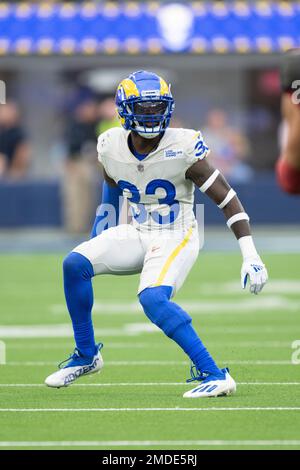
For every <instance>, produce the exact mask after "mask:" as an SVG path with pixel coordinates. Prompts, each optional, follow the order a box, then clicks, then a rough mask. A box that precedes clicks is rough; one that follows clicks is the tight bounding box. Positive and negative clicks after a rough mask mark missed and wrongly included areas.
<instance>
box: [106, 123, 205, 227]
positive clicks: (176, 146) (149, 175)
mask: <svg viewBox="0 0 300 470" xmlns="http://www.w3.org/2000/svg"><path fill="white" fill-rule="evenodd" d="M129 133H130V131H125V130H124V129H123V128H118V127H115V128H112V129H109V130H108V131H106V132H104V133H103V134H101V135H100V136H99V138H98V145H97V151H98V159H99V161H100V162H101V163H102V165H103V167H104V169H105V171H106V173H107V174H108V176H109V177H110V178H112V179H113V180H114V181H115V182H116V183H117V185H118V186H119V187H120V188H121V189H122V190H123V196H124V197H126V198H127V199H128V202H129V205H130V207H131V209H132V213H133V224H134V225H135V226H136V227H137V228H139V229H140V230H153V229H155V230H156V229H165V228H168V229H169V228H171V227H172V228H175V229H182V228H183V229H185V228H186V227H188V226H190V225H191V224H192V223H193V221H194V213H193V203H194V183H193V182H192V181H191V180H189V179H186V178H185V173H186V171H187V169H188V168H189V167H190V166H191V165H193V164H194V163H195V162H197V161H198V160H202V159H203V158H205V157H206V155H208V153H209V149H208V147H207V145H206V144H205V142H204V140H203V138H202V135H201V132H200V131H195V130H192V129H172V128H171V129H167V130H166V131H165V133H164V135H163V137H162V138H161V140H160V142H159V145H158V147H157V148H156V149H155V150H153V151H152V152H151V153H149V154H148V155H147V157H146V158H144V159H143V160H141V161H140V160H138V159H137V158H136V157H135V156H134V155H133V154H132V153H131V151H130V149H129V147H128V135H129Z"/></svg>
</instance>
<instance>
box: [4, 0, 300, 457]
mask: <svg viewBox="0 0 300 470" xmlns="http://www.w3.org/2000/svg"><path fill="white" fill-rule="evenodd" d="M297 46H298V47H299V46H300V2H298V1H295V2H288V1H272V2H270V1H244V0H237V1H228V2H222V1H203V2H202V1H194V2H183V1H180V0H179V1H165V2H164V1H161V2H155V1H149V2H146V1H145V2H137V1H136V2H131V1H129V2H114V1H109V2H104V1H82V2H80V1H78V2H67V3H63V2H61V3H59V2H52V1H45V2H43V1H42V2H32V3H29V2H7V3H3V2H0V102H1V104H0V253H1V255H0V264H1V267H2V269H1V271H0V289H1V299H0V302H1V303H0V310H1V320H0V323H1V326H0V339H3V340H5V344H6V347H7V366H6V367H4V368H3V369H1V370H2V372H3V374H2V376H1V377H2V378H1V383H0V387H2V388H1V396H2V405H1V406H2V408H1V409H0V412H1V413H2V414H1V417H2V418H3V423H4V424H3V425H2V426H1V432H0V439H1V441H0V446H1V447H2V448H3V447H7V448H12V447H18V448H21V447H22V446H23V447H24V448H28V446H29V447H34V446H39V447H43V446H44V445H45V446H46V447H47V446H48V447H51V446H52V447H56V446H59V447H60V448H61V447H63V446H64V447H68V445H67V443H65V444H64V443H63V441H66V440H69V441H70V442H69V446H70V447H74V446H75V447H80V444H78V442H77V441H80V442H81V446H82V447H89V446H90V447H95V446H98V447H99V446H100V447H101V446H105V445H106V446H109V445H111V446H115V447H116V446H119V447H122V444H121V443H120V442H119V443H118V441H115V440H116V439H118V440H120V439H121V440H126V442H127V440H128V439H129V440H131V441H130V442H131V444H130V442H129V443H128V442H127V444H124V446H125V447H127V448H130V445H131V446H133V445H134V444H132V440H134V441H136V442H137V440H139V439H145V440H146V441H147V442H148V441H149V439H153V442H156V444H153V446H154V445H156V447H157V446H158V447H161V448H168V446H172V445H173V446H177V448H180V446H183V447H184V446H187V445H189V446H190V448H199V446H200V445H201V446H202V447H203V446H204V447H207V448H209V447H210V446H213V447H218V446H219V447H220V448H222V447H223V448H224V446H227V447H230V446H232V447H233V448H237V447H241V448H245V446H248V447H252V448H262V447H265V448H267V447H270V448H274V446H277V447H278V446H279V447H285V448H287V447H289V446H290V447H291V448H295V446H296V447H298V448H300V436H299V410H300V407H299V404H300V401H299V399H300V397H299V373H298V370H297V369H298V368H297V367H295V365H293V364H291V353H292V349H291V344H292V342H293V341H294V340H296V339H298V338H299V310H300V298H299V291H300V289H299V256H300V255H299V253H300V233H299V224H300V210H299V201H300V200H299V197H298V198H297V197H295V196H290V195H287V194H284V193H283V192H282V191H281V190H280V189H279V187H278V186H277V183H276V178H275V174H274V165H275V162H276V160H277V158H278V156H279V155H280V147H281V141H282V139H283V134H284V128H283V126H282V123H281V115H280V77H279V65H280V60H281V57H282V54H283V52H284V51H286V50H287V49H290V48H291V47H297ZM140 69H146V70H147V69H148V70H149V69H150V70H152V71H154V72H158V73H159V74H161V75H162V76H163V77H165V79H166V80H167V81H169V82H171V83H172V91H173V95H174V98H175V101H176V109H175V115H174V119H173V126H183V127H193V128H196V129H198V128H200V129H201V130H202V132H203V134H204V137H205V139H206V141H207V143H208V144H209V146H210V147H211V148H212V150H213V155H212V159H213V161H214V163H215V165H216V166H218V167H219V168H220V169H221V170H222V171H223V172H224V173H225V175H226V176H227V178H228V179H229V181H230V182H231V184H232V185H233V186H234V188H235V189H236V191H237V192H238V194H239V196H240V198H241V200H242V202H243V203H244V205H245V207H246V209H247V212H248V213H249V215H250V218H251V222H252V226H253V228H254V233H255V236H256V237H255V239H256V242H257V247H258V249H259V251H260V252H261V254H262V256H263V259H264V260H265V261H266V263H267V265H268V268H269V270H270V274H271V281H270V283H269V285H268V286H267V287H266V289H265V292H264V293H263V294H262V296H260V297H258V298H250V299H249V298H248V297H247V296H246V297H242V296H243V295H246V294H245V293H244V292H240V288H239V269H240V255H239V253H238V246H237V243H236V241H235V240H234V237H233V236H232V234H231V233H230V232H229V231H228V230H227V228H226V225H225V224H224V219H223V215H222V214H220V211H219V210H218V209H216V208H215V207H214V206H213V204H211V203H210V201H208V200H205V199H202V196H200V195H199V194H197V200H198V201H201V202H205V234H206V235H205V244H204V251H206V252H207V253H204V254H203V255H202V256H203V258H202V259H201V260H200V259H199V263H196V266H195V268H194V270H193V272H192V273H191V276H190V278H189V280H188V282H187V283H186V286H185V287H184V289H183V290H182V292H180V294H179V299H181V301H183V302H185V305H187V308H189V309H191V314H192V315H193V318H194V320H193V321H194V324H195V325H196V327H197V328H199V331H201V335H203V336H202V337H203V338H204V340H205V341H207V343H208V346H209V348H210V349H211V351H212V353H213V354H214V355H215V356H216V358H217V360H219V361H221V362H220V363H221V364H223V365H224V366H225V365H230V366H231V365H232V364H233V365H234V366H233V367H234V370H233V373H234V374H235V376H236V377H237V380H238V383H239V384H240V385H241V387H240V388H239V393H238V395H237V396H236V397H233V398H232V399H229V401H226V404H224V402H223V400H221V403H220V402H218V403H217V404H216V402H215V401H214V402H213V403H212V402H209V403H205V406H208V407H210V406H221V407H222V406H224V405H225V406H227V405H228V406H229V407H230V406H233V407H234V406H238V407H240V408H239V409H240V410H241V411H240V412H236V410H233V412H232V413H231V412H230V411H228V410H226V409H225V410H224V411H225V412H226V413H227V416H228V414H230V426H228V425H226V426H225V427H224V425H222V424H224V422H225V421H223V422H222V417H224V416H225V415H224V414H222V413H221V412H219V411H216V412H215V411H209V412H207V413H206V412H205V411H203V412H202V413H199V414H197V413H196V414H194V413H178V414H177V413H172V412H167V413H162V414H160V413H157V414H155V413H154V414H152V413H148V414H146V415H144V414H142V416H143V418H142V419H141V418H140V416H141V412H137V414H136V415H135V416H134V415H133V414H131V416H130V420H127V418H126V414H122V411H121V412H120V414H118V415H117V416H116V413H115V414H111V413H110V412H107V413H104V414H103V413H98V414H97V413H92V414H91V413H88V412H87V414H84V416H82V415H80V413H76V414H75V415H73V414H72V413H67V414H62V415H59V414H58V415H54V414H52V413H49V414H47V413H43V414H42V415H41V414H39V413H35V414H34V415H30V419H27V418H26V411H28V408H35V407H37V406H38V407H39V408H44V407H45V406H50V407H52V406H56V407H58V408H61V409H62V413H63V412H64V408H65V407H70V406H72V404H74V403H75V406H77V407H81V408H83V409H85V408H87V407H92V408H94V407H95V406H97V407H99V406H100V407H104V406H107V407H109V408H111V407H115V409H116V410H117V409H118V408H119V407H121V408H122V407H124V406H127V407H129V408H134V407H136V406H140V407H142V406H145V407H149V406H157V407H161V406H165V407H170V406H172V407H177V408H178V407H180V406H182V399H181V389H182V387H179V391H178V389H177V391H176V393H175V390H174V389H172V387H173V386H178V385H180V383H179V382H180V381H181V382H182V381H183V380H184V378H185V377H186V374H187V371H188V364H187V363H186V362H183V359H184V357H183V356H182V354H181V353H180V352H179V351H178V350H177V349H176V348H175V346H173V345H171V344H170V342H167V340H166V339H165V338H164V337H162V335H159V334H157V335H154V336H155V341H153V335H152V333H155V329H152V327H151V325H149V324H148V323H147V324H146V319H145V318H144V317H143V316H142V314H141V312H140V310H139V307H138V305H137V304H136V303H135V302H134V298H135V292H136V283H137V279H136V277H126V278H122V279H118V278H113V279H112V277H110V276H108V277H105V278H104V279H103V278H101V280H100V279H97V280H95V291H96V293H95V295H96V305H95V326H96V332H97V335H98V336H99V339H100V340H102V338H104V342H105V360H106V361H107V362H106V364H107V365H108V366H110V365H111V366H112V367H107V368H104V372H103V373H102V375H101V380H100V379H99V378H97V377H95V378H92V379H90V381H89V379H88V382H86V381H85V380H83V381H82V383H81V384H80V385H78V386H77V385H74V388H73V386H72V387H71V388H70V389H68V390H67V392H66V394H65V393H57V391H56V390H55V391H54V392H53V391H52V390H50V391H49V390H45V389H44V388H43V389H40V388H38V387H42V383H43V380H44V377H46V375H48V374H49V373H50V372H52V371H53V370H54V369H53V368H54V367H55V365H56V364H57V362H59V361H60V360H62V359H64V357H65V356H64V355H65V354H66V353H67V352H68V350H71V349H72V347H73V342H72V340H71V335H72V332H71V328H70V322H69V318H68V314H67V311H66V308H65V305H64V298H63V292H62V282H61V263H62V259H63V256H64V255H65V254H66V253H67V252H68V251H69V250H70V249H71V248H73V247H74V246H75V244H77V243H78V242H79V241H81V240H83V239H86V238H87V236H88V234H89V231H90V228H91V226H92V221H93V219H94V214H95V210H96V207H97V205H98V204H99V202H100V194H101V184H102V181H101V175H100V172H99V171H98V167H97V155H96V138H97V135H98V134H99V133H100V132H102V131H103V130H106V129H107V128H108V127H110V126H113V125H118V123H117V121H116V119H115V114H114V102H113V96H114V91H115V87H116V85H117V83H118V82H119V81H120V80H121V79H122V78H124V77H126V76H127V75H128V73H130V72H132V71H134V70H140ZM4 91H6V96H5V93H4ZM5 98H6V99H5ZM5 101H6V104H5ZM225 251H226V252H227V251H228V252H232V251H235V253H234V254H233V253H231V254H224V252H225ZM50 252H51V253H52V254H49V253H50ZM16 253H17V256H13V255H14V254H16ZM32 253H33V254H32ZM36 253H39V255H38V256H36ZM274 253H275V254H274ZM203 264H204V265H203ZM216 282H217V285H218V288H217V289H216ZM98 313H100V315H99V316H97V315H98ZM133 322H139V323H133ZM149 333H151V334H149ZM106 336H107V337H109V340H106ZM137 339H138V342H137V341H136V340H137ZM120 359H122V361H123V362H122V361H121V362H120ZM137 359H138V360H137ZM150 359H151V361H152V362H151V361H150ZM126 361H127V362H126ZM113 366H117V367H113ZM298 367H299V366H298ZM297 374H298V375H297ZM129 380H131V381H134V380H135V381H136V382H137V383H136V384H134V383H131V384H126V383H127V382H128V381H129ZM103 381H104V383H103V387H102V388H101V384H102V382H103ZM142 381H145V382H151V381H152V382H153V384H152V386H153V388H151V386H150V385H151V384H149V387H148V386H147V387H144V388H143V384H141V383H139V382H142ZM157 381H161V382H162V383H155V382H157ZM259 381H260V382H259ZM16 382H17V383H16ZM24 382H25V383H24ZM34 382H36V383H34ZM118 382H123V383H122V384H121V385H123V388H122V393H121V394H120V388H118V387H117V388H116V386H118ZM164 382H170V383H167V384H164ZM254 382H255V383H254ZM256 382H258V383H256ZM30 384H32V385H30ZM93 385H95V387H98V388H93ZM127 385H130V387H129V388H127ZM144 385H145V384H144ZM159 385H160V386H159ZM164 385H168V386H166V387H162V386H164ZM181 385H184V384H181ZM270 385H272V387H270ZM114 386H115V388H114ZM31 387H33V388H31ZM76 387H86V388H85V389H84V392H85V393H82V390H83V389H82V388H76ZM171 390H172V393H171ZM173 392H174V393H173ZM297 404H298V407H297ZM184 405H185V406H186V403H184ZM190 405H191V404H190V403H189V404H188V406H190ZM191 406H195V404H194V403H193V404H192V405H191ZM196 406H204V405H203V404H202V403H197V405H196ZM4 407H7V409H6V408H4ZM255 407H258V408H255ZM268 407H269V408H268ZM270 407H273V408H270ZM10 408H13V409H14V408H20V410H19V411H22V409H24V410H23V411H25V413H24V414H23V413H17V414H14V413H10V411H11V410H10ZM121 408H120V409H121ZM177 408H176V409H177ZM265 408H266V409H267V410H269V411H267V412H265V413H264V410H265ZM166 409H168V408H166ZM246 410H248V411H246ZM255 410H259V414H256V412H255ZM271 410H273V411H271ZM278 410H280V411H279V412H278ZM50 411H51V410H50ZM98 411H99V410H98ZM105 411H108V410H107V409H106V410H105ZM219 413H220V414H219ZM27 416H28V413H27ZM61 416H64V418H63V419H62V418H61ZM127 416H128V415H127ZM202 417H204V418H205V426H199V419H201V418H202ZM28 423H31V425H29V424H28ZM20 439H21V441H23V440H24V439H27V440H28V439H30V442H27V443H26V442H25V443H24V442H23V444H22V442H20ZM87 439H88V440H89V441H87ZM99 439H102V441H101V442H102V443H101V442H99ZM105 439H106V440H107V439H108V440H109V442H110V444H108V443H107V441H106V440H105ZM170 439H174V440H173V441H170ZM182 439H190V441H186V442H189V444H184V443H182ZM195 439H198V440H199V439H200V440H201V439H204V441H201V442H202V444H201V443H200V441H196V440H195ZM207 439H212V441H209V442H208V441H207ZM214 439H220V440H219V441H214ZM234 439H237V440H236V441H234ZM243 439H244V440H243ZM253 439H254V440H253ZM266 439H268V440H267V441H266ZM289 439H290V440H289ZM41 440H42V441H46V444H43V442H40V441H41ZM166 440H167V441H166ZM205 440H206V441H205ZM37 441H38V442H37ZM58 441H59V442H58ZM160 441H162V442H161V443H160V444H159V442H160ZM76 442H77V444H76ZM113 442H114V443H113ZM124 442H125V441H124ZM143 442H144V441H143ZM149 442H150V441H149ZM149 442H148V444H144V445H145V446H146V447H148V448H149V447H151V445H152V444H149ZM151 442H152V441H151ZM157 442H158V443H157ZM163 442H165V444H164V443H163ZM166 442H169V443H168V444H167V443H166ZM170 442H171V443H170ZM172 442H173V444H172ZM176 442H177V444H176ZM179 442H181V444H180V443H179ZM197 442H198V443H197ZM205 442H206V444H205ZM230 443H231V444H230ZM247 443H248V444H247ZM135 445H139V446H140V447H141V446H143V443H140V444H135Z"/></svg>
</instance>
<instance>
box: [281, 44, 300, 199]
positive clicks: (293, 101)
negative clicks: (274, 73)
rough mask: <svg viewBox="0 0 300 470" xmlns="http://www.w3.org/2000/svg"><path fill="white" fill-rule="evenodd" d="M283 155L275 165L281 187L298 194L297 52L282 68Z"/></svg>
mask: <svg viewBox="0 0 300 470" xmlns="http://www.w3.org/2000/svg"><path fill="white" fill-rule="evenodd" d="M281 83H282V97H281V111H282V116H283V119H284V123H283V131H284V132H283V134H284V136H283V141H284V142H283V146H282V147H283V148H282V154H281V157H280V158H279V160H278V162H277V165H276V174H277V180H278V183H279V185H280V187H281V188H282V189H283V190H284V191H286V192H287V193H290V194H300V49H295V50H292V51H289V52H287V53H286V54H285V55H284V57H283V61H282V67H281Z"/></svg>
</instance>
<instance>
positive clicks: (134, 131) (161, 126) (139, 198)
mask: <svg viewBox="0 0 300 470" xmlns="http://www.w3.org/2000/svg"><path fill="white" fill-rule="evenodd" d="M116 105H117V111H118V115H119V118H120V121H121V124H122V128H113V129H110V130H108V131H106V132H104V133H103V134H102V135H100V137H99V140H98V147H97V148H98V155H99V161H100V162H101V164H102V166H103V172H104V179H105V184H104V188H103V197H102V204H101V206H100V210H99V211H98V214H97V217H96V220H95V224H94V227H93V230H92V238H91V240H89V241H86V242H84V243H82V244H80V245H79V246H77V247H76V248H74V250H73V251H72V252H71V253H70V254H69V255H68V256H67V257H66V258H65V260H64V265H63V269H64V288H65V296H66V302H67V306H68V310H69V313H70V316H71V319H72V324H73V329H74V336H75V342H76V349H75V351H74V354H73V355H72V356H71V357H70V358H69V359H67V360H66V363H65V365H64V366H61V368H60V370H59V371H57V372H54V373H53V374H52V375H50V376H49V377H47V379H46V384H47V385H48V386H50V387H63V386H67V385H69V384H70V383H72V382H74V380H76V379H77V378H78V377H80V376H82V375H86V374H89V373H92V372H96V371H98V370H100V369H101V368H102V365H103V361H102V357H101V354H100V349H101V348H102V344H101V343H100V344H98V345H96V343H95V339H94V331H93V324H92V307H93V290H92V282H91V281H92V278H93V277H94V276H97V275H100V274H106V273H109V274H116V275H124V274H133V273H140V284H139V288H138V297H139V301H140V303H141V305H142V307H143V309H144V312H145V314H146V315H147V317H148V318H149V319H150V320H151V321H152V322H153V323H154V324H155V325H157V326H158V327H159V328H160V329H161V330H162V331H163V332H164V333H165V334H166V335H167V336H168V337H169V338H171V339H172V340H173V341H175V342H176V343H177V344H178V345H179V346H180V347H181V348H182V350H183V351H184V352H185V353H186V354H187V356H188V357H189V358H190V360H191V362H192V367H191V378H190V379H189V381H199V382H200V385H199V384H198V385H197V387H194V388H193V389H192V390H190V391H188V392H186V393H185V394H184V397H189V398H197V397H210V396H220V395H229V394H231V393H233V392H234V391H235V389H236V384H235V381H234V380H233V378H232V377H231V376H230V374H229V371H228V369H220V368H219V367H218V366H217V364H216V362H215V361H214V359H213V358H212V356H211V355H210V354H209V352H208V351H207V349H206V348H205V346H204V344H203V343H202V341H201V339H200V338H199V336H198V334H197V332H196V331H195V329H194V328H193V326H192V319H191V317H190V316H189V314H188V313H187V312H185V311H184V310H183V309H182V308H181V307H180V306H179V305H177V304H176V303H174V302H173V301H172V300H171V299H172V297H173V296H174V295H175V294H176V292H177V291H178V290H179V289H180V287H181V286H182V284H183V283H184V281H185V279H186V277H187V275H188V273H189V271H190V270H191V268H192V266H193V264H194V263H195V261H196V259H197V256H198V252H199V235H198V227H197V221H196V219H195V216H194V212H193V200H194V186H195V185H196V186H198V187H199V188H200V190H201V191H202V192H203V193H206V194H207V195H208V196H209V197H210V198H212V199H213V201H214V202H215V203H216V204H217V205H218V207H219V208H220V210H222V211H223V213H224V215H225V218H226V219H227V226H228V227H229V228H231V229H232V231H233V233H234V235H235V236H236V238H237V240H238V243H239V246H240V249H241V252H242V256H243V265H242V270H241V282H242V287H243V288H245V287H246V283H247V279H248V278H249V282H250V291H251V292H252V293H253V294H258V293H259V292H260V291H261V289H262V288H263V286H264V284H265V282H266V280H267V271H266V268H265V266H264V264H263V262H262V261H261V259H260V257H259V255H258V253H257V251H256V249H255V246H254V243H253V240H252V237H251V232H250V227H249V217H248V215H247V214H246V212H245V210H244V208H243V206H242V205H241V203H240V201H239V199H238V197H237V195H236V193H235V191H234V190H233V189H232V188H231V187H230V186H229V184H228V183H227V182H226V180H225V179H224V177H223V176H222V175H221V174H220V172H219V171H218V170H217V169H215V168H213V167H212V166H211V165H210V163H209V159H208V158H207V156H208V153H209V149H208V147H207V145H206V144H205V142H204V140H203V137H202V135H201V132H199V131H195V130H191V129H171V128H169V123H170V119H171V116H172V113H173V110H174V100H173V97H172V94H171V91H170V86H168V85H167V84H166V82H165V81H164V80H163V79H162V78H160V77H159V76H157V75H156V74H154V73H150V72H146V71H139V72H135V73H133V74H132V75H130V76H129V77H128V78H126V79H124V80H123V81H122V82H121V83H120V85H119V86H118V89H117V94H116ZM121 195H123V197H126V198H127V200H128V203H129V205H130V207H131V208H132V222H131V223H130V224H121V225H116V224H117V221H118V217H119V209H120V207H119V199H120V196H121ZM110 207H113V208H115V209H116V212H115V214H114V215H113V216H111V214H109V212H110ZM108 219H110V220H108ZM108 222H109V224H108ZM108 225H116V226H110V227H108Z"/></svg>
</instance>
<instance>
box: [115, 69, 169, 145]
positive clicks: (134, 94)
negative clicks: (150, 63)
mask: <svg viewBox="0 0 300 470" xmlns="http://www.w3.org/2000/svg"><path fill="white" fill-rule="evenodd" d="M116 105H117V111H118V116H119V119H120V122H121V124H122V126H123V127H124V129H126V130H132V131H135V132H137V133H138V134H139V135H140V136H142V137H144V138H146V139H153V137H156V136H158V135H159V134H161V133H162V132H164V131H165V130H166V129H167V127H168V126H169V123H170V119H171V116H172V113H173V111H174V107H175V104H174V99H173V97H172V94H171V90H170V85H169V86H168V85H167V84H166V82H165V81H164V80H163V79H162V78H161V77H159V76H158V75H156V74H155V73H152V72H146V71H144V70H141V71H139V72H134V73H133V74H131V75H130V76H129V77H128V78H125V79H124V80H122V81H121V83H120V84H119V86H118V88H117V93H116Z"/></svg>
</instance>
